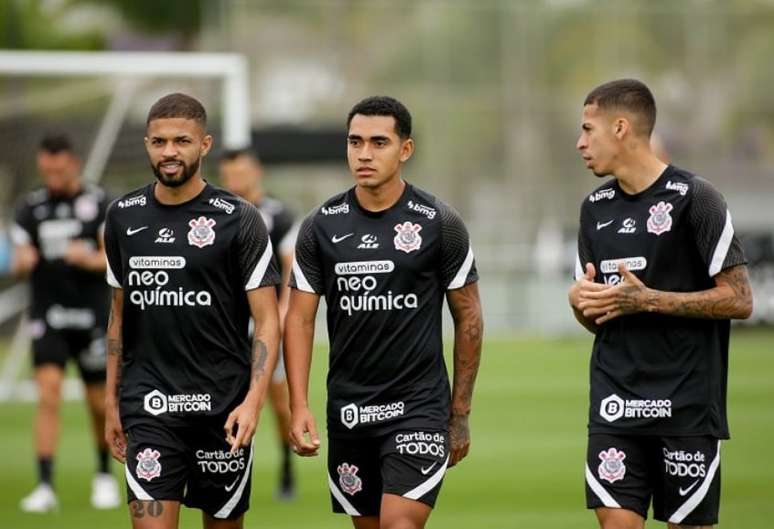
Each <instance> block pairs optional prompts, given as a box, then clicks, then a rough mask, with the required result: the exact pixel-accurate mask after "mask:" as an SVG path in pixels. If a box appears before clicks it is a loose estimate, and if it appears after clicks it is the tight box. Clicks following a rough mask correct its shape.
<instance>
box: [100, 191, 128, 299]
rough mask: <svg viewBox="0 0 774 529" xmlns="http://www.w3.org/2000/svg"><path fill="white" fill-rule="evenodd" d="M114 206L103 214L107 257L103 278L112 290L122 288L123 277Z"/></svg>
mask: <svg viewBox="0 0 774 529" xmlns="http://www.w3.org/2000/svg"><path fill="white" fill-rule="evenodd" d="M114 213H115V210H114V206H113V205H111V206H109V207H108V208H107V212H106V213H105V228H104V236H105V255H106V256H107V267H106V269H105V278H106V279H107V283H108V285H110V286H111V287H113V288H123V285H122V282H121V280H122V278H123V277H124V271H123V262H122V261H121V248H120V246H119V237H118V233H117V230H116V228H117V224H116V220H115V218H114V217H115V214H114Z"/></svg>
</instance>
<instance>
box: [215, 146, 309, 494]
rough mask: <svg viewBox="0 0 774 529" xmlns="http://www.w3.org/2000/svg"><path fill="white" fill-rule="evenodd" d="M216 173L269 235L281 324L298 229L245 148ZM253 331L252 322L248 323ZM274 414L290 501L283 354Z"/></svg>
mask: <svg viewBox="0 0 774 529" xmlns="http://www.w3.org/2000/svg"><path fill="white" fill-rule="evenodd" d="M218 174H219V175H220V181H221V184H223V187H224V188H225V189H227V190H228V191H231V192H232V193H234V194H235V195H238V196H240V197H242V198H243V199H245V200H247V201H248V202H250V203H251V204H253V205H255V207H257V208H258V212H259V213H260V214H261V217H262V218H263V222H264V224H266V229H268V230H269V238H270V239H271V244H272V247H273V248H274V261H275V264H276V266H277V268H278V269H279V270H280V272H281V274H282V284H281V285H279V286H278V287H277V297H278V299H279V312H280V327H281V326H282V325H283V322H284V320H285V314H286V313H287V308H288V295H289V291H290V288H289V287H288V277H289V276H290V268H291V266H292V263H293V246H294V244H295V242H296V233H297V229H296V226H295V225H294V220H295V218H294V215H293V212H292V211H291V210H290V208H288V207H287V206H286V205H285V204H284V203H283V202H282V201H280V200H278V199H276V198H274V197H271V196H268V195H267V194H266V192H265V190H264V188H263V166H262V164H261V162H260V160H259V159H258V158H257V157H256V156H255V155H254V154H253V153H252V152H251V151H250V150H248V149H234V150H226V151H224V152H223V153H221V156H220V161H219V164H218ZM251 330H252V322H251ZM269 400H270V401H271V406H272V410H273V411H274V417H275V418H276V421H277V434H278V436H279V442H280V449H281V451H282V463H281V465H280V480H279V487H278V489H277V498H278V499H280V500H292V499H293V498H295V494H296V486H295V477H294V474H293V468H292V459H291V454H292V452H291V450H290V439H289V432H290V404H289V400H288V383H287V379H286V376H285V362H284V360H283V357H282V355H281V354H280V355H279V358H278V359H277V367H276V368H274V373H273V374H272V379H271V385H270V386H269Z"/></svg>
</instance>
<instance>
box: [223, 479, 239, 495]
mask: <svg viewBox="0 0 774 529" xmlns="http://www.w3.org/2000/svg"><path fill="white" fill-rule="evenodd" d="M239 477H240V476H237V477H236V479H234V482H233V483H232V484H231V485H226V486H225V487H223V488H224V489H226V492H231V489H233V488H234V485H236V484H237V481H239Z"/></svg>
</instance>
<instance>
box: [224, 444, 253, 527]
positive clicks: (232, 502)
mask: <svg viewBox="0 0 774 529" xmlns="http://www.w3.org/2000/svg"><path fill="white" fill-rule="evenodd" d="M254 444H255V441H254V440H253V441H250V458H249V459H248V460H247V466H245V473H244V474H243V475H242V481H240V482H239V486H238V487H237V489H236V491H234V495H233V496H231V498H229V500H228V501H227V502H226V504H225V505H224V506H223V507H221V509H220V510H219V511H218V512H216V513H215V518H228V516H229V514H231V511H233V510H234V507H236V505H237V503H239V500H240V499H242V493H243V492H244V491H245V485H247V478H249V477H250V472H252V469H253V445H254Z"/></svg>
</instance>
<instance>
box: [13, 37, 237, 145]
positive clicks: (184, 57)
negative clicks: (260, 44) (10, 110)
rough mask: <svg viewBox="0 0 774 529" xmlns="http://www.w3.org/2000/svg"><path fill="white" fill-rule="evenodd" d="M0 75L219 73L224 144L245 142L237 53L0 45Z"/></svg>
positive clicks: (209, 76)
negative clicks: (35, 48) (37, 48)
mask: <svg viewBox="0 0 774 529" xmlns="http://www.w3.org/2000/svg"><path fill="white" fill-rule="evenodd" d="M0 75H7V76H14V75H18V76H53V75H61V76H95V75H104V76H112V77H116V78H132V79H137V78H142V77H146V78H154V79H158V78H163V77H206V78H215V79H221V80H222V94H223V97H222V126H223V131H222V134H223V144H224V145H225V146H226V147H229V148H239V147H245V146H247V145H248V144H249V143H250V92H249V75H248V64H247V59H246V58H245V57H244V56H243V55H240V54H237V53H195V52H117V51H109V52H58V51H0Z"/></svg>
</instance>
